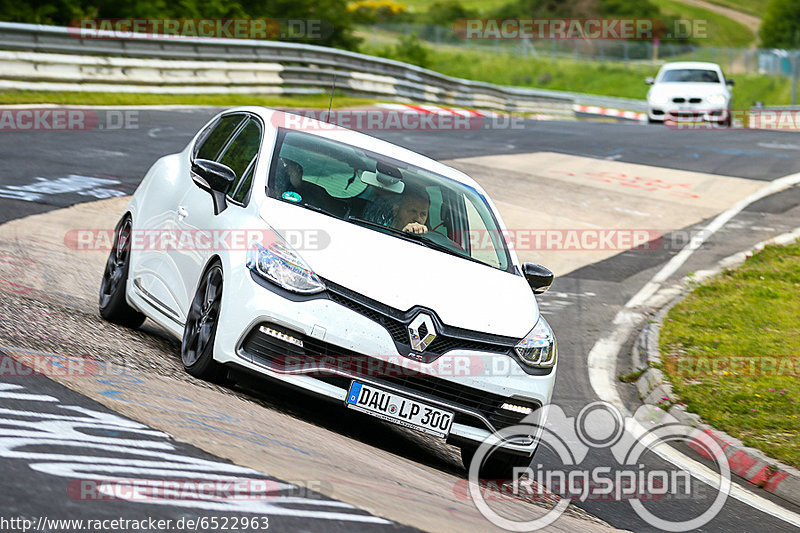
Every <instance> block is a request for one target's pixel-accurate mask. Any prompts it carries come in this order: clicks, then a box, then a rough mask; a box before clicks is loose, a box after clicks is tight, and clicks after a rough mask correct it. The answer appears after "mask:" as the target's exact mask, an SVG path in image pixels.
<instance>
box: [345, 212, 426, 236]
mask: <svg viewBox="0 0 800 533" xmlns="http://www.w3.org/2000/svg"><path fill="white" fill-rule="evenodd" d="M347 221H348V222H355V223H356V224H361V225H362V226H369V227H370V228H375V229H383V230H386V231H388V232H389V233H393V234H395V235H398V236H400V237H405V238H406V240H409V241H413V242H420V241H418V240H417V239H415V238H414V237H413V236H414V235H415V234H414V233H408V232H407V231H402V230H399V229H395V228H393V227H391V226H384V225H383V224H380V223H379V222H372V221H371V220H365V219H363V218H358V217H352V216H351V217H347Z"/></svg>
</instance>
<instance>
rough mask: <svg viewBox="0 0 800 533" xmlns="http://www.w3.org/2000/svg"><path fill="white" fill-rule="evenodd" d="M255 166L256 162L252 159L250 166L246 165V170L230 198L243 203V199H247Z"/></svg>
mask: <svg viewBox="0 0 800 533" xmlns="http://www.w3.org/2000/svg"><path fill="white" fill-rule="evenodd" d="M255 168H256V163H255V161H253V162H252V163H251V164H250V166H249V167H247V172H246V173H245V175H244V178H243V179H242V181H241V183H240V184H239V187H238V189H234V190H235V191H236V192H235V193H234V194H233V196H232V198H233V199H234V200H236V201H237V202H239V203H240V204H243V203H244V201H245V200H246V199H247V193H249V192H250V185H252V184H253V173H254V172H255Z"/></svg>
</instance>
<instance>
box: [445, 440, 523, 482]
mask: <svg viewBox="0 0 800 533" xmlns="http://www.w3.org/2000/svg"><path fill="white" fill-rule="evenodd" d="M477 449H478V446H475V445H472V444H464V445H462V446H461V462H462V463H463V465H464V468H465V469H466V470H467V473H469V466H470V463H472V459H473V457H475V452H476V451H477ZM532 462H533V456H532V455H527V456H526V455H518V454H515V453H511V452H505V451H503V450H497V449H495V450H494V451H492V452H491V453H490V455H489V456H488V457H484V458H483V464H482V465H481V466H480V469H479V470H478V476H479V477H480V479H493V480H507V479H511V478H512V477H513V475H514V468H527V467H529V466H530V465H531V463H532Z"/></svg>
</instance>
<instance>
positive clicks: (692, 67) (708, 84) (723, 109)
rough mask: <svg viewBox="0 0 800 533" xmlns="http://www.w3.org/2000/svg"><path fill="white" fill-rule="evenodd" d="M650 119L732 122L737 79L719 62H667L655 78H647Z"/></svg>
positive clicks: (657, 120) (723, 123) (724, 124)
mask: <svg viewBox="0 0 800 533" xmlns="http://www.w3.org/2000/svg"><path fill="white" fill-rule="evenodd" d="M645 82H646V83H647V84H649V85H652V87H650V90H649V91H647V118H648V122H650V123H653V122H664V121H665V120H673V121H693V122H701V121H705V122H709V123H717V124H719V125H723V126H730V124H731V108H732V105H733V94H732V92H731V86H732V85H733V80H730V79H725V76H724V75H723V73H722V68H720V66H719V65H717V64H716V63H703V62H690V61H684V62H677V63H666V64H664V65H663V66H662V67H661V69H660V70H659V71H658V74H657V75H656V77H655V79H653V78H647V79H646V80H645Z"/></svg>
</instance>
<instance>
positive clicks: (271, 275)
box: [247, 234, 325, 294]
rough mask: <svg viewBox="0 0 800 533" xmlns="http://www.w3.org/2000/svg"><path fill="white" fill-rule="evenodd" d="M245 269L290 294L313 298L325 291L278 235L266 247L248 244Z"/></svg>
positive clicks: (318, 280)
mask: <svg viewBox="0 0 800 533" xmlns="http://www.w3.org/2000/svg"><path fill="white" fill-rule="evenodd" d="M247 268H249V269H250V270H252V271H253V272H255V273H256V274H258V275H259V276H261V277H262V278H264V279H267V280H269V281H271V282H272V283H274V284H276V285H278V286H280V287H283V288H284V289H287V290H290V291H292V292H298V293H302V294H314V293H318V292H322V291H324V290H325V284H324V283H323V282H322V280H321V279H319V277H318V276H317V275H316V274H314V271H313V270H311V267H309V266H308V264H307V263H306V262H305V261H303V258H302V257H300V255H299V254H298V253H297V252H295V251H294V250H293V249H292V247H291V246H289V243H287V242H286V241H285V240H284V239H283V237H281V236H280V235H278V234H275V239H274V240H273V241H272V242H270V243H268V244H267V245H266V246H262V245H261V244H259V243H252V245H251V248H250V250H249V251H248V253H247Z"/></svg>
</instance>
